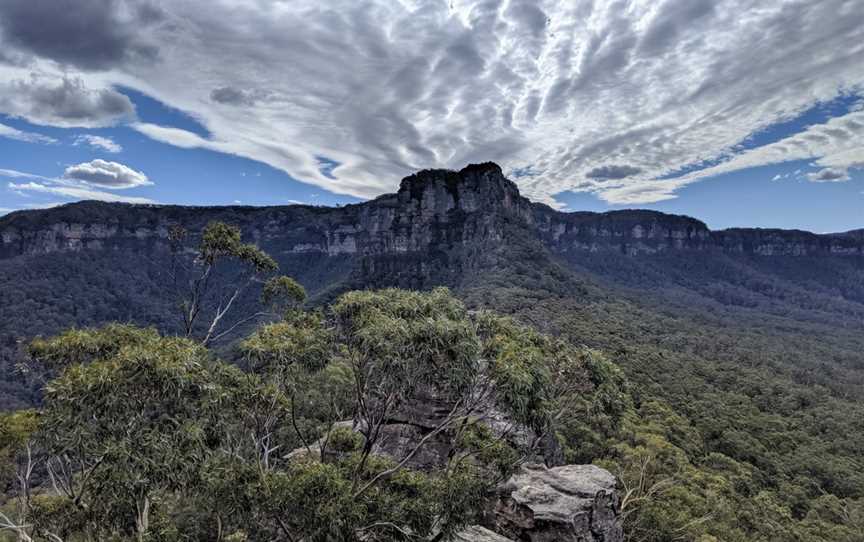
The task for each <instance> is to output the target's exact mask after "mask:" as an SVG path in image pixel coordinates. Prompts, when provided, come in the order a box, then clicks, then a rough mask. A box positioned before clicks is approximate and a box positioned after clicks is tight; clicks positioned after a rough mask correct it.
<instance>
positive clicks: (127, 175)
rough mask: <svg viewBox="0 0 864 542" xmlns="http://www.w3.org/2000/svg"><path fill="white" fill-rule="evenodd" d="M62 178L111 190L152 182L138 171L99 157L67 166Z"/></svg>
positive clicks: (145, 184) (146, 184) (150, 183)
mask: <svg viewBox="0 0 864 542" xmlns="http://www.w3.org/2000/svg"><path fill="white" fill-rule="evenodd" d="M63 178H64V179H69V180H75V181H81V182H83V183H85V184H87V185H91V186H99V187H103V188H110V189H112V190H119V189H125V188H135V187H138V186H148V185H152V184H153V182H152V181H150V179H148V178H147V176H146V175H144V174H143V173H142V172H140V171H135V170H134V169H132V168H130V167H127V166H124V165H123V164H119V163H117V162H108V161H106V160H100V159H97V160H93V161H91V162H84V163H82V164H77V165H74V166H69V167H67V168H66V171H64V172H63Z"/></svg>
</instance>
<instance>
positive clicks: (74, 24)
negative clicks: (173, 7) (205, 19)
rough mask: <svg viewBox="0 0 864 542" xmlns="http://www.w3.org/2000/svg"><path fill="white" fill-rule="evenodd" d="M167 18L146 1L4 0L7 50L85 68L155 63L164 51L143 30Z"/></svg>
mask: <svg viewBox="0 0 864 542" xmlns="http://www.w3.org/2000/svg"><path fill="white" fill-rule="evenodd" d="M161 19H162V14H161V12H160V11H159V10H158V9H156V7H155V6H154V5H152V4H149V3H146V2H143V3H142V2H127V1H118V0H51V1H33V0H4V1H3V2H0V29H2V31H3V46H4V47H5V48H7V49H8V48H10V47H11V48H15V49H18V50H20V51H24V52H28V53H31V54H34V55H38V56H41V57H45V58H49V59H51V60H54V61H56V62H58V63H61V64H68V65H71V66H75V67H77V68H81V69H84V70H102V69H107V68H111V67H114V66H117V65H119V64H124V63H127V62H135V61H142V60H143V61H153V60H155V59H156V57H157V56H158V49H157V47H156V46H155V45H153V44H152V43H149V42H147V41H145V40H144V39H142V36H141V30H142V28H144V27H147V26H151V25H153V24H155V23H156V22H159V21H160V20H161Z"/></svg>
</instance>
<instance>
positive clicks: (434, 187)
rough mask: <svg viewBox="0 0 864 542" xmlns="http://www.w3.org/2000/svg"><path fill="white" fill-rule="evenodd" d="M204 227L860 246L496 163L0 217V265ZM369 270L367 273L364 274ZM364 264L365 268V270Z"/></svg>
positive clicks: (816, 249)
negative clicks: (298, 201) (592, 193)
mask: <svg viewBox="0 0 864 542" xmlns="http://www.w3.org/2000/svg"><path fill="white" fill-rule="evenodd" d="M210 220H223V221H227V222H231V223H234V224H237V225H239V226H241V227H242V228H243V230H244V232H248V235H249V236H250V237H252V238H253V239H254V240H255V241H256V242H258V243H260V244H261V245H262V246H263V247H264V248H271V249H272V248H276V249H278V252H281V253H283V254H298V255H299V254H305V255H308V254H320V255H326V256H331V257H333V256H350V257H352V258H360V257H369V256H386V255H405V254H410V253H417V252H427V253H428V252H430V251H442V250H451V249H453V248H458V247H460V246H469V245H475V246H476V245H477V244H483V243H485V244H491V243H496V242H500V241H501V240H502V239H503V238H504V237H505V235H506V227H505V226H506V225H507V224H513V223H517V224H521V225H523V226H525V227H526V228H528V229H529V230H530V231H531V232H532V234H533V235H534V236H535V237H536V238H537V239H539V240H540V241H542V243H543V244H544V245H545V246H546V247H547V248H548V249H549V250H550V251H551V252H553V253H572V252H577V253H579V252H586V251H587V252H615V253H621V254H629V255H638V254H653V253H659V252H668V251H681V250H699V251H705V250H716V251H723V252H729V253H741V254H754V255H761V256H772V255H791V256H802V255H814V254H835V255H862V254H864V237H862V236H861V235H855V234H853V232H850V233H849V234H834V235H817V234H813V233H808V232H802V231H794V230H793V231H790V230H763V229H732V230H723V231H711V230H709V229H708V227H707V226H706V225H705V224H704V223H702V222H700V221H698V220H696V219H693V218H690V217H686V216H676V215H668V214H664V213H659V212H655V211H635V210H625V211H613V212H607V213H589V212H576V213H563V212H559V211H556V210H554V209H552V208H550V207H548V206H546V205H543V204H539V203H532V202H530V201H529V200H528V199H526V198H524V197H523V196H521V195H520V194H519V190H518V188H517V186H516V184H514V183H513V182H511V181H509V180H507V179H506V178H505V177H504V175H503V173H502V171H501V168H500V167H498V166H497V165H496V164H492V163H486V164H476V165H470V166H468V167H466V168H464V169H462V170H461V171H458V172H457V171H449V170H424V171H420V172H418V173H416V174H414V175H411V176H409V177H406V178H405V179H403V180H402V183H401V185H400V188H399V191H398V192H397V193H396V194H388V195H385V196H381V197H379V198H377V199H374V200H371V201H369V202H366V203H362V204H357V205H347V206H344V207H338V208H323V207H312V206H304V205H292V206H286V207H195V208H189V207H179V206H170V205H165V206H162V205H129V204H119V203H99V202H82V203H76V204H70V205H65V206H62V207H59V208H54V209H46V210H36V211H22V212H16V213H11V214H10V215H7V216H5V217H0V257H11V256H16V255H21V254H40V253H48V252H53V251H79V250H85V249H92V250H105V249H122V248H129V249H135V250H148V249H154V248H155V249H158V248H164V247H166V246H167V235H168V228H169V227H170V226H171V225H173V224H178V223H179V224H182V225H183V226H185V227H186V228H187V229H188V230H189V231H190V232H194V231H199V230H200V229H201V227H203V225H204V224H206V223H207V222H208V221H210ZM376 263H377V264H378V265H380V262H373V264H371V265H375V264H376ZM366 265H370V264H369V261H368V260H366Z"/></svg>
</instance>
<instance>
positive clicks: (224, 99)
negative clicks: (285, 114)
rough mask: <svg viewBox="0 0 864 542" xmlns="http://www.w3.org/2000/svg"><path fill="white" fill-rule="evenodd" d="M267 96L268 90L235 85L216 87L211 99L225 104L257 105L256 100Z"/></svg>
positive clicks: (211, 93)
mask: <svg viewBox="0 0 864 542" xmlns="http://www.w3.org/2000/svg"><path fill="white" fill-rule="evenodd" d="M266 97H267V93H266V92H260V91H253V90H241V89H237V88H234V87H219V88H214V89H213V91H211V92H210V99H211V100H213V101H214V102H218V103H221V104H224V105H255V102H257V101H259V100H262V99H264V98H266Z"/></svg>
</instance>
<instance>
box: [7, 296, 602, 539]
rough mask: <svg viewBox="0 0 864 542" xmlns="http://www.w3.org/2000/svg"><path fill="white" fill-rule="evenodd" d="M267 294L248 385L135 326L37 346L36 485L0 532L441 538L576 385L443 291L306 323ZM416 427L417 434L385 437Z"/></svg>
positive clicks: (577, 362) (463, 519)
mask: <svg viewBox="0 0 864 542" xmlns="http://www.w3.org/2000/svg"><path fill="white" fill-rule="evenodd" d="M265 290H267V291H268V292H269V291H271V290H272V291H275V292H276V293H277V294H278V295H281V296H283V297H284V298H285V299H288V300H289V301H288V302H287V305H286V306H285V307H283V309H284V313H285V314H284V318H283V319H282V320H281V321H277V322H270V323H267V324H264V325H262V326H261V327H260V328H259V329H258V330H257V331H255V332H254V333H253V334H251V335H250V336H249V337H248V338H247V339H245V340H244V341H243V342H242V343H241V344H240V345H239V349H240V352H241V353H242V354H243V356H244V357H245V359H246V361H247V362H248V365H249V369H251V370H250V371H249V372H244V371H241V370H240V369H238V368H237V367H233V366H230V365H227V364H225V363H223V362H220V361H219V360H218V359H215V357H214V356H213V354H212V353H211V352H209V351H208V350H207V349H206V348H205V347H204V346H203V345H202V344H200V343H199V342H196V341H192V340H190V339H188V338H185V337H165V336H161V335H159V334H158V333H157V332H155V331H154V330H152V329H140V328H136V327H132V326H124V325H116V324H115V325H111V326H106V327H104V328H101V329H83V330H70V331H68V332H66V333H64V334H62V335H60V336H57V337H55V338H51V339H40V340H37V341H34V342H33V343H32V345H31V347H30V353H31V356H32V357H33V358H34V359H33V364H37V365H42V366H44V367H46V368H48V369H49V371H48V372H49V375H50V378H51V380H50V381H49V382H48V384H47V385H46V387H45V400H44V407H43V408H42V409H41V411H40V412H39V414H38V416H37V417H35V418H34V419H35V420H37V421H38V424H36V425H35V426H34V428H33V429H34V431H33V435H34V436H33V440H32V442H34V443H35V446H36V447H37V448H38V452H37V454H36V456H38V457H39V458H42V459H40V460H39V462H38V469H39V470H40V474H41V476H42V477H43V479H44V480H45V481H44V483H43V484H42V486H41V488H40V491H39V492H38V493H39V494H38V495H35V496H34V497H32V498H27V499H26V500H25V501H22V502H25V503H26V506H25V507H24V508H23V513H22V514H20V515H19V516H18V517H17V518H7V519H9V521H7V523H8V524H9V526H8V527H7V528H9V529H12V530H14V531H15V532H16V533H23V534H22V535H21V536H22V537H24V536H29V537H30V538H31V539H32V540H34V541H35V540H53V541H55V542H56V541H62V540H70V541H71V540H78V539H85V540H86V539H98V540H114V539H116V540H128V539H132V540H136V541H139V542H141V541H144V540H178V541H179V540H202V541H203V540H217V541H227V540H286V541H299V540H304V541H307V542H316V541H321V542H324V541H331V540H346V541H347V540H357V539H363V540H394V539H409V538H432V537H439V538H441V539H444V538H447V537H448V536H449V535H451V534H452V533H454V532H455V531H456V530H457V529H459V528H460V527H461V526H463V525H465V524H466V523H467V522H468V521H471V520H472V518H473V517H474V516H475V515H476V514H477V513H479V511H480V505H481V503H483V502H484V499H485V498H486V497H487V496H488V495H489V492H490V490H491V489H492V487H493V486H494V484H495V483H496V481H498V480H500V479H502V478H504V477H506V476H509V474H510V473H511V472H512V471H513V469H514V468H515V467H516V466H518V464H519V463H520V462H521V461H524V460H525V459H526V458H528V457H530V456H532V455H536V447H537V446H538V443H539V440H540V438H541V437H542V436H544V435H554V434H555V431H554V429H555V424H556V423H557V422H558V420H559V419H560V417H561V416H560V413H561V412H563V411H565V410H566V409H567V406H568V405H571V404H574V403H573V395H574V394H577V395H578V394H579V393H580V390H581V389H582V383H583V382H584V381H585V378H586V377H585V375H584V374H583V369H584V367H583V365H584V356H582V355H581V354H580V351H578V350H574V349H570V348H565V347H564V345H563V344H560V343H558V342H557V341H554V340H551V339H549V338H547V337H544V336H542V335H539V334H536V333H533V332H530V331H529V330H527V329H525V328H524V327H522V326H519V325H518V324H516V323H515V322H513V321H511V320H506V319H501V318H500V317H496V316H494V315H491V314H485V313H483V314H476V315H472V314H470V313H469V312H468V310H467V309H466V308H465V306H464V305H463V304H462V303H461V302H459V301H458V300H456V299H455V298H454V297H453V296H452V295H451V294H450V293H449V292H448V291H447V290H445V289H438V290H434V291H432V292H429V293H420V292H406V291H402V290H382V291H368V292H350V293H347V294H345V295H343V296H342V297H340V298H339V299H338V300H337V301H336V303H334V304H333V305H332V306H331V307H330V308H329V309H327V310H318V311H311V312H307V311H302V310H300V309H299V307H298V305H299V303H300V301H301V300H302V296H301V295H300V294H301V293H302V290H300V289H299V287H298V286H296V283H292V282H289V281H285V280H280V281H278V283H274V288H272V289H270V288H266V289H265ZM555 377H559V378H566V379H568V383H561V384H557V383H555ZM418 416H419V417H420V418H422V420H420V418H418ZM493 419H494V423H492V421H491V420H493ZM400 420H401V421H400ZM412 420H413V421H417V420H420V422H418V423H424V424H426V426H425V427H424V430H423V431H421V432H418V433H403V434H398V435H397V434H395V433H393V430H394V429H393V427H394V423H395V426H400V424H401V426H404V425H406V424H407V425H409V426H410V423H411V422H412ZM403 422H405V423H403ZM395 436H400V437H405V440H404V441H403V444H404V446H403V445H400V446H396V447H393V446H392V442H393V437H395ZM16 442H18V441H16ZM20 449H22V448H19V450H20ZM18 454H19V455H17V456H16V457H18V458H19V459H20V458H21V457H23V456H22V455H20V452H18ZM420 457H423V462H422V468H420V466H421V463H418V462H417V459H418V458H420ZM19 494H24V493H19ZM0 519H3V518H0ZM0 527H2V526H0ZM16 529H17V530H16ZM24 539H27V538H24Z"/></svg>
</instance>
